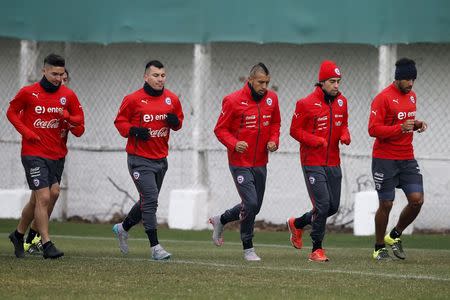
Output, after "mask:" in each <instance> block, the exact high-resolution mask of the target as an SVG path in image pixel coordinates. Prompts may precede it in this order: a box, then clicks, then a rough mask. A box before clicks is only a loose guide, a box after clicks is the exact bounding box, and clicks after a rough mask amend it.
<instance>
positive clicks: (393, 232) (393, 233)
mask: <svg viewBox="0 0 450 300" xmlns="http://www.w3.org/2000/svg"><path fill="white" fill-rule="evenodd" d="M401 235H402V233H401V232H399V231H398V230H397V229H396V228H395V227H394V228H392V230H391V233H389V236H390V237H391V238H393V239H396V238H399V237H400V236H401Z"/></svg>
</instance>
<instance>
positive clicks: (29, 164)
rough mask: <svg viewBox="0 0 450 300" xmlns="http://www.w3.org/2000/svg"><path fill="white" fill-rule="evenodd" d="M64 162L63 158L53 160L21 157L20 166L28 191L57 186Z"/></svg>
mask: <svg viewBox="0 0 450 300" xmlns="http://www.w3.org/2000/svg"><path fill="white" fill-rule="evenodd" d="M64 161H65V159H64V158H61V159H59V160H53V159H48V158H42V157H38V156H22V165H23V167H24V169H25V177H26V178H27V182H28V186H29V188H30V190H39V189H42V188H46V187H51V186H52V185H53V184H54V183H58V184H59V183H60V182H61V176H62V172H63V170H64Z"/></svg>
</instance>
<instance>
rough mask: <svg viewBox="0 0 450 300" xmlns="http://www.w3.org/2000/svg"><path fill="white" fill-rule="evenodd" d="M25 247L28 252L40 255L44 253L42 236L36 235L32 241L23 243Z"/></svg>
mask: <svg viewBox="0 0 450 300" xmlns="http://www.w3.org/2000/svg"><path fill="white" fill-rule="evenodd" d="M23 249H24V250H25V252H27V253H28V254H32V255H36V254H37V255H39V254H42V251H43V248H42V242H41V237H40V236H35V237H34V239H33V240H32V241H31V243H23Z"/></svg>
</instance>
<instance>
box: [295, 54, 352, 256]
mask: <svg viewBox="0 0 450 300" xmlns="http://www.w3.org/2000/svg"><path fill="white" fill-rule="evenodd" d="M340 80H341V72H340V69H339V68H338V66H337V65H336V64H335V63H334V62H333V61H330V60H326V61H324V62H322V64H321V66H320V71H319V82H318V83H317V84H316V88H315V90H314V92H312V93H311V94H310V95H308V96H307V97H306V98H303V99H300V100H298V101H297V104H296V107H295V112H294V115H293V117H292V123H291V130H290V133H291V136H292V137H293V138H294V139H296V140H297V141H299V142H300V161H301V164H302V169H303V174H304V177H305V182H306V187H307V189H308V193H309V197H310V198H311V202H312V205H313V208H312V210H311V211H308V212H306V213H305V214H303V215H302V216H301V217H299V218H289V219H288V220H287V225H288V228H289V231H290V233H291V236H290V241H291V244H292V246H294V247H295V248H297V249H301V248H302V246H303V242H302V234H303V228H304V227H305V226H306V225H309V224H311V225H312V230H311V239H312V243H313V248H312V251H311V254H310V255H309V260H311V261H318V262H324V261H328V257H327V256H326V254H325V251H324V250H323V248H322V241H323V238H324V236H325V225H326V222H327V218H328V217H330V216H332V215H334V214H335V213H336V212H337V211H338V208H339V203H340V198H341V181H342V173H341V167H340V155H339V142H340V143H341V144H346V145H349V144H350V132H349V131H348V111H347V99H346V98H345V97H344V96H343V95H342V94H341V93H340V92H339V84H340Z"/></svg>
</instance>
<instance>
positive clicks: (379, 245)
mask: <svg viewBox="0 0 450 300" xmlns="http://www.w3.org/2000/svg"><path fill="white" fill-rule="evenodd" d="M384 247H386V245H385V244H375V251H378V250H380V249H383V248H384Z"/></svg>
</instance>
